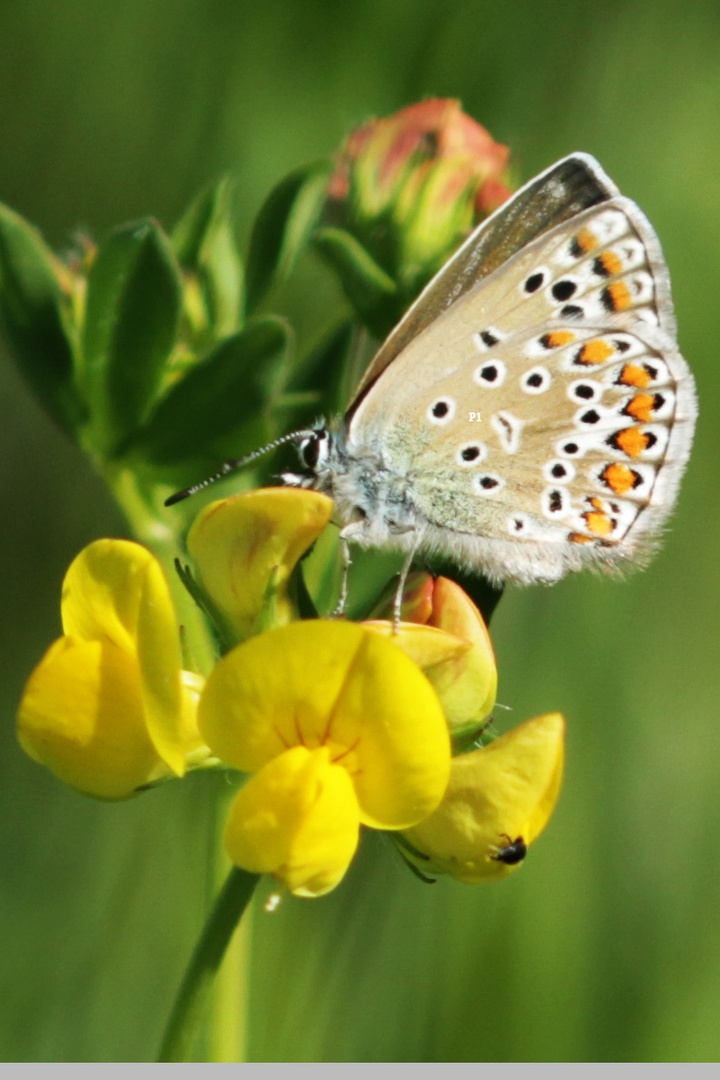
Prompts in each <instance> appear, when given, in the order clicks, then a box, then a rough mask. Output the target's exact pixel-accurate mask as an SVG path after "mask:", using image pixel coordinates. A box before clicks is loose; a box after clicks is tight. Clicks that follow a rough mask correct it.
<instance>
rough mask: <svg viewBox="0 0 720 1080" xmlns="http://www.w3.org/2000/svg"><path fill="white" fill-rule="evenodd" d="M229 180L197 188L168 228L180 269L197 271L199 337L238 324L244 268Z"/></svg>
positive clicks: (232, 330) (224, 331)
mask: <svg viewBox="0 0 720 1080" xmlns="http://www.w3.org/2000/svg"><path fill="white" fill-rule="evenodd" d="M233 195H234V182H233V180H232V179H231V178H230V177H228V176H224V177H223V178H222V179H221V180H219V181H218V182H217V183H215V184H212V185H211V186H210V187H208V188H206V189H205V191H202V192H201V193H200V195H198V197H197V198H196V199H195V200H194V201H193V202H192V203H191V204H190V206H189V207H188V209H187V210H186V211H185V213H184V214H183V216H182V218H181V219H180V221H179V222H178V223H177V225H176V226H175V228H174V229H173V231H172V244H173V247H174V249H175V253H176V255H177V257H178V260H179V261H180V264H181V266H182V267H183V269H184V270H186V271H189V272H190V273H191V274H194V275H196V277H197V281H198V283H199V286H200V292H201V296H202V301H203V308H204V314H205V318H206V320H207V322H206V325H205V326H204V327H203V326H197V325H195V326H193V325H192V324H193V322H194V321H195V320H194V318H193V316H192V313H190V312H187V311H186V314H187V315H188V316H189V321H190V323H191V336H193V335H192V330H195V331H196V333H197V337H198V338H199V340H203V336H204V335H203V331H206V334H207V339H208V340H216V339H219V338H223V337H227V336H228V335H230V334H234V333H235V332H236V331H237V330H239V329H240V327H241V326H242V324H243V309H244V291H245V283H244V270H243V264H242V259H241V257H240V252H239V251H238V247H237V243H236V240H235V220H234V214H233Z"/></svg>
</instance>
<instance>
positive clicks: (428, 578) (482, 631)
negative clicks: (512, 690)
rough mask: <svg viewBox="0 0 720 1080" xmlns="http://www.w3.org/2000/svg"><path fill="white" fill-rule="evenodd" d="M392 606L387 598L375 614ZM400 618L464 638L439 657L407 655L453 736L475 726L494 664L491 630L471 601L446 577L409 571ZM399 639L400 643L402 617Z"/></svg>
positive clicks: (482, 716)
mask: <svg viewBox="0 0 720 1080" xmlns="http://www.w3.org/2000/svg"><path fill="white" fill-rule="evenodd" d="M391 610H392V602H391V601H389V602H388V603H386V604H384V605H381V607H380V609H379V612H378V614H380V615H384V616H385V617H390V614H391ZM401 618H402V620H403V622H404V623H416V624H421V625H424V626H425V627H428V628H435V632H436V633H437V632H438V631H442V632H443V633H444V634H445V636H446V637H447V640H448V642H454V643H458V644H459V643H460V642H464V643H465V648H457V647H455V648H454V649H452V650H449V651H448V654H447V655H446V656H445V657H443V658H442V659H437V660H435V659H432V658H429V659H427V658H423V657H420V656H416V655H413V654H412V653H411V654H410V655H411V656H412V658H413V659H414V660H415V661H416V663H419V664H420V666H421V667H422V669H423V671H424V672H425V674H426V676H427V677H428V679H430V681H431V683H432V684H433V686H434V688H435V692H436V693H437V695H438V697H439V698H440V702H441V704H442V707H443V712H444V713H445V717H446V719H447V722H448V725H449V727H450V731H451V733H452V735H453V737H454V738H458V737H460V736H464V735H467V734H469V733H470V732H472V731H474V730H476V729H477V728H478V727H480V725H481V724H482V723H483V721H484V720H486V719H487V717H488V716H489V715H490V713H491V712H492V710H493V707H494V705H495V695H496V692H497V667H496V664H495V653H494V651H493V647H492V641H491V640H490V634H489V633H488V629H487V627H486V625H485V623H484V621H483V618H482V615H481V614H480V612H479V611H478V609H477V607H476V606H475V604H474V603H473V602H472V600H471V599H470V597H469V596H468V595H467V593H466V592H465V591H464V590H463V589H461V588H460V586H459V585H457V584H456V583H455V582H454V581H451V580H450V579H449V578H445V577H438V578H434V577H433V576H432V575H431V574H427V573H418V574H412V575H411V576H410V577H409V578H408V582H407V586H406V588H405V591H404V592H403V602H402V607H401ZM371 625H372V624H371ZM431 640H432V639H431ZM397 644H399V645H400V646H401V647H403V624H402V623H401V625H400V634H399V635H398V640H397ZM406 651H407V650H406ZM428 655H429V654H428Z"/></svg>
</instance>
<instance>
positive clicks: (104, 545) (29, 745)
mask: <svg viewBox="0 0 720 1080" xmlns="http://www.w3.org/2000/svg"><path fill="white" fill-rule="evenodd" d="M61 613H62V625H63V631H64V636H63V637H61V638H60V639H59V640H57V641H56V642H55V643H54V644H53V645H51V646H50V648H49V649H48V651H47V653H46V654H45V656H44V657H43V659H42V660H41V661H40V663H39V664H38V665H37V667H36V668H35V670H34V671H33V673H32V674H31V676H30V678H29V680H28V682H27V685H26V687H25V691H24V694H23V698H22V701H21V703H20V709H19V713H18V738H19V740H20V743H21V745H22V747H23V749H24V750H25V751H26V752H27V753H28V754H29V755H30V756H31V757H32V758H34V759H35V760H36V761H38V762H40V763H41V764H43V765H46V766H47V767H48V768H49V769H51V770H52V772H54V773H55V774H56V775H57V776H59V777H60V779H61V780H64V781H65V783H67V784H69V785H70V786H71V787H74V788H77V789H78V790H80V791H83V792H85V793H86V794H89V795H95V796H97V797H98V798H104V799H118V798H124V797H126V796H128V795H131V794H132V793H133V792H134V791H135V790H136V789H137V788H139V787H141V786H143V785H145V784H148V783H151V782H152V781H154V780H157V779H160V778H162V777H164V776H169V775H172V774H174V775H176V776H182V775H183V773H184V771H185V768H186V766H187V764H188V759H189V758H191V759H192V758H193V757H202V754H203V749H204V748H203V746H202V742H201V740H200V738H199V736H198V733H197V727H196V721H195V713H196V706H197V699H198V695H199V690H200V688H201V686H202V679H201V678H200V677H199V676H197V675H194V674H193V673H192V672H186V671H182V670H181V653H180V641H179V637H178V629H177V624H176V620H175V611H174V608H173V604H172V600H171V597H170V591H169V588H168V584H167V582H166V580H165V577H164V575H163V572H162V569H161V568H160V564H159V563H158V562H157V560H156V559H155V557H154V556H153V555H151V553H150V552H149V551H147V550H146V549H145V548H143V547H141V546H140V545H139V544H135V543H132V542H131V541H129V540H97V541H95V543H93V544H90V545H89V547H87V548H85V549H84V550H83V551H82V552H81V553H80V554H79V555H78V557H77V558H76V559H75V560H74V561H73V563H72V564H71V565H70V568H69V569H68V572H67V574H66V575H65V581H64V583H63V589H62V603H61Z"/></svg>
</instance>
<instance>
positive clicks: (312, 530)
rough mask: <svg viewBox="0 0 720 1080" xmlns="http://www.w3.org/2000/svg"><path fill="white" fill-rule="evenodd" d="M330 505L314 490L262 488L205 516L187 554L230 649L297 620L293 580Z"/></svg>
mask: <svg viewBox="0 0 720 1080" xmlns="http://www.w3.org/2000/svg"><path fill="white" fill-rule="evenodd" d="M332 505H333V504H332V500H331V499H329V498H328V497H327V496H326V495H321V494H320V493H319V492H317V491H304V490H301V489H299V488H265V489H260V490H258V491H248V492H245V493H243V494H242V495H235V496H232V497H231V498H229V499H220V500H219V501H218V502H213V503H210V504H209V505H208V506H206V507H205V508H204V509H203V510H202V511H201V513H200V514H199V516H198V517H197V518H196V520H195V523H194V524H193V526H192V528H191V529H190V532H189V534H188V538H187V546H188V551H189V553H190V555H191V557H192V559H193V561H194V563H195V566H196V567H197V571H198V585H199V586H200V589H201V590H202V591H203V592H204V593H205V594H206V595H207V597H208V599H209V601H210V612H211V614H212V616H213V617H214V618H215V620H216V621H217V622H218V623H219V627H218V629H219V630H220V632H221V634H222V635H223V637H224V638H225V639H226V640H227V641H228V642H231V643H235V642H238V641H244V640H245V638H248V637H251V636H252V635H253V634H256V633H258V632H259V631H260V630H267V629H270V628H271V627H273V626H282V625H284V624H285V623H289V622H291V621H292V620H293V619H294V618H297V611H296V608H295V605H294V603H293V599H292V597H291V595H290V592H289V591H288V586H289V582H290V577H291V575H292V572H293V570H294V569H295V566H296V565H297V563H298V560H299V559H300V558H301V557H302V556H303V555H304V554H305V553H306V552H307V551H308V550H309V549H310V547H312V545H313V544H314V543H315V541H316V540H317V538H318V536H319V535H320V533H321V532H322V531H323V529H324V528H325V526H326V525H327V524H328V522H329V520H330V514H331V513H332Z"/></svg>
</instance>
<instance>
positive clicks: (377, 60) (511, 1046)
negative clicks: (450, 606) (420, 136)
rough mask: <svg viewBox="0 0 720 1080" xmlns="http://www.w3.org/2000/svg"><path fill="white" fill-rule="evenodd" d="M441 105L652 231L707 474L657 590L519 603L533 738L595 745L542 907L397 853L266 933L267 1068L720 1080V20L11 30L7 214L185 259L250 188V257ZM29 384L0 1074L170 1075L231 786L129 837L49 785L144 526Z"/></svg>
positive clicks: (133, 829) (174, 788)
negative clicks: (27, 684)
mask: <svg viewBox="0 0 720 1080" xmlns="http://www.w3.org/2000/svg"><path fill="white" fill-rule="evenodd" d="M428 94H432V95H443V96H457V97H460V98H461V99H462V101H463V104H464V106H465V108H466V111H468V112H469V113H471V114H472V115H474V116H475V117H476V118H477V119H478V120H480V121H481V122H482V123H484V124H485V125H486V126H487V127H488V128H489V129H490V130H491V132H492V133H493V134H494V135H495V137H496V138H497V139H498V140H500V141H501V142H504V143H507V144H508V145H510V146H511V147H512V149H513V153H514V155H515V159H516V161H518V162H519V166H520V169H521V172H522V176H523V178H525V179H526V178H529V177H530V176H531V175H533V174H534V173H536V172H537V171H539V170H540V169H541V168H544V167H545V166H547V165H548V164H550V163H551V162H552V161H554V160H555V159H556V158H558V157H560V156H562V155H564V154H566V153H568V152H570V151H573V150H586V151H589V152H591V153H593V154H595V155H596V156H597V157H598V158H599V159H600V161H601V162H602V164H603V165H604V167H605V168H606V169H607V171H608V172H609V174H610V175H611V176H612V177H613V179H614V180H615V181H616V182H617V183H618V184H619V185H620V187H621V189H622V190H623V192H625V193H626V194H628V195H630V196H632V197H634V198H635V199H637V201H638V202H639V203H640V205H641V206H642V208H643V209H644V210H645V211H646V213H647V214H648V216H649V217H650V219H651V220H652V222H653V223H654V225H655V227H656V229H657V231H658V233H659V234H660V237H661V239H662V242H663V245H664V247H665V252H666V256H667V261H668V263H669V266H670V269H671V273H672V276H673V281H674V295H675V301H676V306H677V311H678V321H679V326H680V344H681V348H682V349H683V351H684V353H685V355H686V356H687V358H688V360H689V361H690V364H691V365H692V367H693V369H694V371H695V374H696V376H697V381H698V387H699V395H700V403H701V418H700V424H699V430H698V435H697V442H696V448H695V453H694V456H693V458H692V460H691V463H690V467H689V470H688V474H687V477H686V481H685V483H684V486H683V490H682V492H681V497H680V501H679V506H678V510H677V513H676V515H675V518H674V520H673V522H672V525H671V527H670V529H669V530H668V535H667V538H666V542H665V545H664V548H663V551H662V552H661V554H660V555H659V557H658V558H657V559H656V560H655V561H654V562H653V564H652V566H651V567H650V569H649V570H648V571H646V572H645V573H643V574H639V575H635V576H634V577H631V578H630V579H629V580H627V581H626V582H624V583H617V582H606V581H601V580H597V579H595V578H593V577H592V576H589V575H582V576H579V577H577V578H575V579H572V580H567V581H564V582H563V583H561V584H560V585H558V586H556V587H554V588H553V589H543V588H536V589H528V590H525V591H523V590H511V591H509V592H508V594H507V595H506V597H505V598H504V600H503V602H502V604H501V606H500V609H499V611H498V613H497V615H496V618H495V621H494V635H495V640H496V644H497V650H498V657H499V663H500V671H501V685H500V700H501V701H502V702H503V703H505V704H507V705H509V706H511V707H512V710H513V711H512V712H511V713H501V714H500V725H501V727H503V728H505V727H507V726H510V725H512V724H513V723H516V722H519V721H520V720H523V719H525V718H527V717H528V716H531V715H534V714H537V713H539V712H542V711H545V710H549V709H561V710H562V711H563V712H565V713H566V715H567V717H568V720H569V745H568V765H567V779H566V783H565V789H564V793H563V796H562V798H561V801H560V804H559V807H558V810H557V812H556V814H555V817H554V819H553V821H552V823H551V826H550V828H549V830H548V832H547V834H546V835H545V836H544V837H543V838H542V840H541V841H540V842H539V843H538V845H537V846H536V847H535V848H533V851H532V853H531V857H530V858H529V859H528V860H527V863H526V865H525V866H524V867H523V868H522V870H521V872H519V873H518V874H516V875H514V876H512V877H511V878H510V879H508V880H506V881H503V882H500V883H498V884H493V885H488V886H476V887H468V886H463V885H459V884H453V883H449V882H439V883H438V884H436V885H434V886H432V887H425V886H423V885H422V884H421V883H419V882H417V881H416V880H415V879H414V878H411V877H410V875H409V874H407V872H405V871H404V869H403V868H402V867H401V866H400V865H399V863H398V860H397V858H396V856H395V855H394V853H393V851H392V850H391V849H390V847H389V845H387V846H386V845H385V844H383V843H382V842H381V840H382V838H377V837H371V840H372V841H373V842H371V843H365V844H364V847H363V851H362V853H361V857H360V858H359V859H358V860H357V862H356V863H355V865H354V867H353V868H352V870H351V872H350V874H349V875H348V877H347V879H346V880H345V882H344V883H343V885H342V886H341V887H340V888H339V889H338V890H337V891H336V892H335V893H333V894H331V895H330V896H328V897H326V898H324V899H321V900H316V901H299V900H298V901H290V902H287V901H286V902H285V903H284V904H283V906H282V907H281V908H280V910H279V911H278V912H277V913H276V914H273V915H267V914H264V913H263V912H262V910H261V909H260V907H258V910H257V911H256V912H255V915H254V935H255V937H254V941H255V945H254V950H253V965H252V977H251V984H250V987H249V1008H250V1030H249V1036H248V1049H247V1053H248V1057H249V1059H250V1060H254V1061H354V1060H357V1061H375V1060H390V1061H506V1060H507V1061H533V1060H535V1061H594V1060H598V1061H623V1060H627V1061H663V1060H667V1061H713V1060H717V1059H718V1056H720V902H719V901H720V861H719V860H718V859H717V858H716V849H715V843H716V841H717V833H718V819H719V817H720V784H719V783H718V776H719V775H720V724H719V723H718V700H719V697H720V694H719V692H718V691H719V690H720V657H719V656H718V640H719V635H718V616H717V612H718V601H719V599H720V575H719V573H718V569H717V550H718V542H717V538H716V535H715V532H716V529H718V527H719V526H720V506H719V505H718V503H717V502H713V498H714V496H713V492H717V481H716V480H713V475H714V474H713V469H715V468H716V464H714V463H716V462H717V460H718V452H719V447H718V431H719V430H720V425H718V423H716V422H713V413H714V410H720V398H719V396H718V380H717V379H713V376H712V372H713V370H715V367H716V363H717V360H716V346H713V344H712V342H713V341H716V340H717V339H718V336H720V335H719V331H720V325H719V322H720V303H718V287H719V285H720V275H719V274H718V264H719V262H720V200H719V199H718V176H719V175H720V139H719V137H718V135H719V130H720V129H719V126H718V118H719V117H720V8H718V5H717V2H716V0H695V2H694V3H692V4H688V3H687V2H686V0H655V2H654V3H653V4H648V3H647V0H625V2H624V3H622V4H610V5H608V4H604V5H595V4H588V3H583V2H581V0H549V2H544V3H538V2H537V0H514V2H513V3H512V4H491V3H488V2H483V0H478V2H471V0H456V3H454V4H453V5H452V6H450V7H449V6H448V5H447V3H446V2H445V0H391V2H389V3H388V2H387V0H348V2H347V3H345V4H343V5H340V4H335V3H332V2H330V0H265V2H264V3H263V4H254V3H249V2H245V0H125V2H124V3H123V4H117V3H111V2H110V0H63V2H62V3H61V4H48V3H47V2H46V0H4V3H3V4H2V5H1V6H0V140H1V142H2V154H0V199H1V200H2V201H4V202H6V203H8V204H10V205H11V206H13V207H14V208H15V209H17V210H18V211H20V212H21V213H22V214H24V215H25V216H26V217H27V218H29V219H30V220H31V221H33V222H34V223H35V224H37V225H38V226H39V227H40V228H41V229H42V231H43V232H44V233H45V235H46V237H47V238H48V240H49V241H50V242H51V243H52V244H53V245H54V246H55V247H56V248H63V246H65V245H67V244H68V243H69V240H70V238H71V236H72V234H73V232H74V231H75V230H76V229H77V228H82V229H84V230H87V231H88V232H89V233H90V234H91V235H93V236H96V237H102V235H103V234H104V233H105V232H106V231H107V230H108V229H109V228H110V227H111V226H112V225H114V224H117V223H118V222H120V221H124V220H128V219H130V218H133V217H139V216H142V215H145V214H148V213H153V214H155V215H156V216H158V217H159V218H160V220H161V221H162V222H163V223H164V224H166V225H171V224H172V223H173V221H174V220H175V219H176V217H177V216H178V215H179V213H180V212H181V210H182V209H183V207H184V206H185V204H186V203H187V202H188V201H189V199H190V198H191V196H192V195H193V194H194V193H195V192H196V190H197V189H198V188H199V187H200V186H202V185H203V184H204V183H206V182H207V181H208V180H210V179H213V178H214V177H216V176H217V175H219V174H220V173H222V172H224V171H230V172H232V173H233V174H235V175H236V176H237V178H238V185H239V191H240V193H241V201H240V206H239V210H240V217H241V221H242V223H243V229H244V230H245V231H244V234H243V235H244V236H246V234H247V228H248V227H249V224H250V222H251V220H252V216H253V215H254V213H255V212H256V211H257V209H258V207H259V205H260V203H261V201H262V199H263V197H264V195H265V194H266V193H267V191H268V189H269V188H270V186H271V185H272V184H274V183H275V181H276V180H277V179H279V177H280V176H282V175H283V174H284V173H286V172H287V171H289V170H290V169H292V168H293V167H295V166H296V165H298V164H300V163H302V162H304V161H307V160H310V159H313V158H316V157H318V156H321V155H324V154H327V153H328V152H331V151H332V150H333V149H334V148H335V147H336V146H337V145H338V143H339V142H340V140H341V139H342V137H343V136H344V135H345V134H346V132H347V131H348V130H349V129H350V128H351V127H352V126H353V125H355V124H356V123H358V122H361V121H363V120H365V119H367V118H368V117H369V116H371V115H384V114H388V113H390V112H392V111H394V110H396V109H398V108H399V107H401V106H403V105H405V104H408V103H409V102H411V101H413V100H416V99H418V98H420V97H422V96H423V95H428ZM303 272H304V275H305V277H306V280H307V275H310V276H311V279H312V281H313V282H314V285H313V288H321V287H322V288H325V289H326V290H327V295H326V298H325V300H324V301H323V302H327V303H329V302H330V301H331V300H333V298H334V297H335V295H336V294H335V293H334V292H332V288H331V286H330V285H329V284H327V285H324V286H321V284H320V283H321V282H328V281H329V277H328V276H327V275H325V274H324V271H322V270H321V269H319V268H318V267H317V266H316V265H314V264H313V263H312V262H311V260H308V261H307V263H306V264H305V266H304V271H303ZM301 276H303V275H301ZM306 296H307V286H306V287H305V293H301V292H298V294H297V295H296V296H295V297H293V296H292V295H290V296H289V297H288V298H287V305H288V310H290V311H291V312H295V313H297V312H299V313H302V308H303V305H304V304H305V303H306V302H307V300H306ZM0 361H1V365H0V415H1V416H2V423H0V483H1V484H2V499H3V508H4V510H3V517H4V525H3V529H2V532H1V533H0V565H2V587H1V588H0V603H1V604H2V608H3V617H2V619H0V634H2V650H1V652H0V655H2V657H3V661H2V663H3V672H4V676H3V679H2V684H1V686H0V694H1V695H2V712H1V715H2V718H3V721H2V725H1V727H0V736H1V738H2V754H1V756H0V768H1V769H2V780H1V782H0V815H1V816H2V820H1V822H0V867H1V868H2V869H1V871H0V932H1V933H2V950H1V954H2V962H1V963H0V1003H1V1004H0V1057H1V1058H2V1059H3V1060H5V1061H11V1060H40V1061H45V1060H60V1061H92V1060H97V1061H133V1060H134V1061H143V1060H148V1059H152V1057H153V1055H154V1053H155V1051H156V1048H157V1043H158V1040H159V1037H160V1033H161V1030H162V1026H163V1022H164V1019H165V1016H166V1013H167V1010H168V1009H169V1006H170V1002H171V1000H172V996H173V992H174V989H175V986H176V984H177V981H178V979H179V977H180V973H181V971H182V969H183V966H184V963H185V961H186V958H187V955H188V952H189V950H190V948H191V946H192V943H193V941H194V938H195V936H196V934H197V932H198V931H199V928H200V926H201V924H202V920H203V915H204V911H205V904H206V899H207V890H208V875H209V850H208V849H209V842H208V836H209V830H210V828H211V826H212V816H213V804H214V801H215V798H216V795H217V784H214V783H213V782H212V780H211V779H210V778H208V777H202V776H196V777H193V778H191V779H190V780H188V781H187V782H186V783H183V784H177V785H169V786H168V787H167V788H165V789H163V790H158V791H155V792H153V793H150V794H148V795H145V796H143V797H142V798H139V799H137V800H135V801H133V802H131V803H127V804H118V805H101V804H95V803H93V802H91V801H90V800H85V799H83V798H81V797H80V796H77V795H74V794H72V793H70V792H68V791H66V790H65V789H64V788H63V787H62V785H61V784H60V783H59V782H58V781H55V780H54V779H53V778H52V777H51V776H50V775H49V774H47V773H46V772H45V771H44V770H42V769H41V768H39V767H37V766H36V765H34V764H32V763H31V762H30V761H29V760H28V759H26V758H25V757H24V756H23V754H22V753H21V751H20V750H19V749H18V747H17V745H16V742H15V736H14V724H13V715H14V710H15V707H16V704H17V701H18V699H19V695H20V693H21V688H22V685H23V681H24V678H25V677H26V676H27V674H28V672H29V671H30V669H31V667H32V665H33V664H34V663H35V662H36V661H37V660H38V658H39V657H40V655H41V653H42V652H43V651H44V649H45V648H46V646H47V645H48V644H49V642H50V641H51V639H52V638H54V637H55V636H56V635H57V633H58V631H59V614H58V601H59V590H60V583H61V580H62V575H63V573H64V570H65V568H66V566H67V564H68V563H69V562H70V560H71V558H72V557H73V556H74V555H75V554H76V553H77V551H78V550H79V549H80V548H81V547H82V546H83V545H84V544H85V543H87V542H89V541H90V540H92V539H94V538H96V537H98V536H102V535H120V534H122V530H123V524H122V521H121V520H120V518H119V516H118V514H117V512H116V511H115V509H114V507H113V505H112V504H111V502H110V499H109V496H108V495H107V494H106V492H105V491H104V489H103V487H102V486H101V484H100V483H99V481H98V480H97V479H96V478H95V477H94V476H93V475H92V473H91V471H90V469H89V466H88V465H87V463H86V462H85V461H84V460H83V459H82V458H81V457H80V455H79V453H78V452H76V451H75V450H74V449H73V448H72V447H71V446H69V445H68V444H67V443H66V442H65V441H64V440H63V438H62V437H61V436H60V435H59V434H58V433H57V432H56V431H55V430H54V429H53V428H52V427H51V426H50V424H49V423H48V422H47V421H46V419H45V417H44V415H42V414H41V412H40V410H39V408H38V406H37V405H36V404H35V402H34V401H33V400H32V399H31V398H30V396H29V394H28V393H27V391H26V390H25V388H24V386H23V385H22V383H21V382H20V380H19V378H18V376H17V375H16V373H15V371H14V369H13V367H12V366H11V363H10V360H9V358H8V357H7V356H6V354H4V353H3V354H2V356H1V357H0ZM718 415H720V412H719V413H718Z"/></svg>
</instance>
